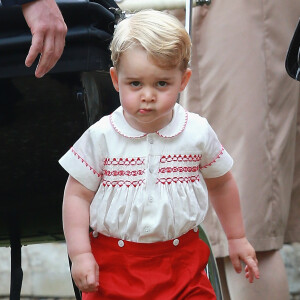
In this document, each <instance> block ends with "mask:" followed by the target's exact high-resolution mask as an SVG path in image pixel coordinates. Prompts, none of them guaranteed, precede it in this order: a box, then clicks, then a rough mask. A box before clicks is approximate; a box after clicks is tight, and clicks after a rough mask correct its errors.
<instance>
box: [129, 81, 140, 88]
mask: <svg viewBox="0 0 300 300" xmlns="http://www.w3.org/2000/svg"><path fill="white" fill-rule="evenodd" d="M130 85H131V86H134V87H138V86H140V85H141V83H140V82H139V81H132V82H130Z"/></svg>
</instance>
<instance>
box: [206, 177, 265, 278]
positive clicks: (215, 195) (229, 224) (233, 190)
mask: <svg viewBox="0 0 300 300" xmlns="http://www.w3.org/2000/svg"><path fill="white" fill-rule="evenodd" d="M205 182H206V185H207V188H208V195H209V198H210V201H211V203H212V205H213V207H214V209H215V211H216V213H217V215H218V218H219V220H220V222H221V224H222V227H223V229H224V231H225V234H226V236H227V239H228V246H229V256H230V259H231V262H232V264H233V266H234V268H235V270H236V272H238V273H240V272H241V271H242V266H241V263H240V259H241V260H243V261H244V263H245V264H246V267H245V272H246V278H249V282H253V279H254V276H255V278H257V279H258V278H259V270H258V266H257V264H258V262H257V259H256V254H255V251H254V249H253V247H252V246H251V245H250V243H249V242H248V240H247V238H246V236H245V229H244V225H243V219H242V213H241V206H240V199H239V193H238V189H237V185H236V182H235V180H234V178H233V176H232V174H231V172H228V173H226V174H225V175H223V176H221V177H217V178H209V179H205Z"/></svg>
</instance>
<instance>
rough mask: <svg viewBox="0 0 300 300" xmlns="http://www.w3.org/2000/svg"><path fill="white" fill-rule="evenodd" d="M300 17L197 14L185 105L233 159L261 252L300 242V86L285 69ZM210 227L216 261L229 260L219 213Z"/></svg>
mask: <svg viewBox="0 0 300 300" xmlns="http://www.w3.org/2000/svg"><path fill="white" fill-rule="evenodd" d="M176 13H178V12H176ZM177 15H178V14H177ZM181 17H182V15H181ZM299 17H300V1H298V0H296V1H288V2H286V1H282V0H251V1H249V0H236V1H224V0H212V4H211V5H210V6H209V7H208V8H205V7H203V8H202V7H201V8H200V7H197V8H194V9H193V25H192V30H193V34H192V40H193V50H192V51H193V55H192V61H191V66H192V71H193V75H192V79H191V82H190V83H189V85H188V87H187V89H186V92H185V93H183V94H182V96H181V103H182V104H183V105H184V106H185V107H186V108H187V109H189V110H190V111H192V112H197V113H199V114H200V115H202V116H204V117H206V118H207V119H208V121H209V122H210V124H211V125H212V127H213V128H214V130H215V131H216V132H217V134H218V136H219V139H220V140H221V142H222V143H223V145H224V146H225V148H226V149H227V150H228V152H229V153H230V154H231V155H232V157H233V158H234V160H235V164H234V167H233V170H232V171H233V174H234V176H235V178H236V181H237V183H238V187H239V191H240V197H241V204H242V211H243V216H244V223H245V227H246V233H247V237H248V239H249V240H250V242H251V243H252V244H253V246H254V247H255V249H256V250H257V251H264V250H271V249H279V248H280V247H281V246H282V244H283V242H284V239H285V231H286V238H287V240H288V241H296V240H298V241H300V140H298V141H297V147H298V149H297V151H295V149H296V124H297V120H298V133H299V121H300V117H298V119H297V107H298V102H299V82H297V81H295V80H293V79H291V78H290V77H289V76H288V75H287V73H286V70H285V66H284V62H285V56H286V52H287V49H288V46H289V43H290V40H291V38H292V35H293V33H294V30H295V27H296V25H297V23H298V18H299ZM295 154H298V155H296V159H295ZM295 167H296V169H295ZM294 169H295V176H294ZM292 191H293V193H292ZM291 194H292V195H291ZM291 199H292V202H291ZM287 223H288V225H289V226H288V227H287ZM204 227H205V229H206V231H207V233H208V235H209V238H210V240H211V243H212V246H213V250H214V254H215V256H216V257H219V256H227V255H228V251H227V243H226V238H225V235H224V233H223V231H222V229H221V228H220V225H219V223H218V221H217V218H216V216H215V213H214V212H213V211H212V210H211V211H210V212H209V214H208V216H207V218H206V221H205V223H204Z"/></svg>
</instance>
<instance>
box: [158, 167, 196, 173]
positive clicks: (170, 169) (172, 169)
mask: <svg viewBox="0 0 300 300" xmlns="http://www.w3.org/2000/svg"><path fill="white" fill-rule="evenodd" d="M197 171H199V166H193V167H167V168H160V169H159V170H158V173H172V172H180V173H182V172H190V173H191V172H197Z"/></svg>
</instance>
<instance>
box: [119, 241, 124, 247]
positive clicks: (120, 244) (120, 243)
mask: <svg viewBox="0 0 300 300" xmlns="http://www.w3.org/2000/svg"><path fill="white" fill-rule="evenodd" d="M118 245H119V247H121V248H122V247H124V245H125V244H124V241H122V240H119V241H118Z"/></svg>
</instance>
